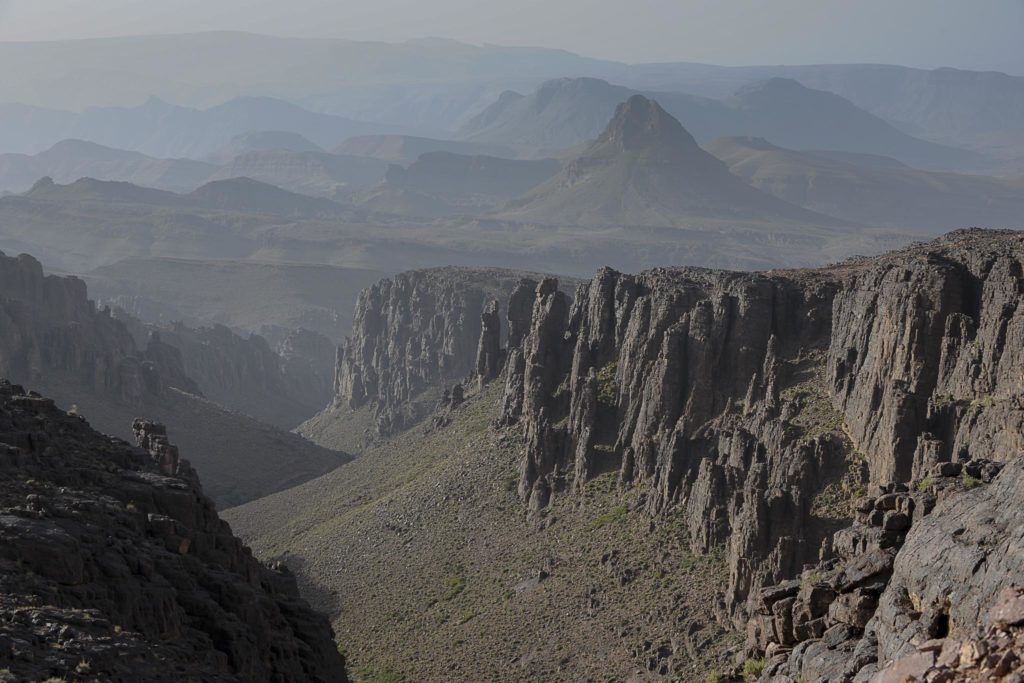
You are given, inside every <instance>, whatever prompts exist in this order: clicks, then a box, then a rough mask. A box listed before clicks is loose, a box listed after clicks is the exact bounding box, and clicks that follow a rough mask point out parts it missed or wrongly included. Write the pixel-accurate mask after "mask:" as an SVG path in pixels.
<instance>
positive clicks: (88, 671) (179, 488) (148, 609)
mask: <svg viewBox="0 0 1024 683" xmlns="http://www.w3.org/2000/svg"><path fill="white" fill-rule="evenodd" d="M133 428H134V431H135V434H136V438H137V440H138V443H139V444H140V446H142V447H141V448H135V447H131V446H129V445H128V444H127V443H125V442H123V441H119V440H117V439H113V438H111V437H107V436H104V435H102V434H99V433H97V432H95V431H93V430H92V429H91V428H90V427H89V425H88V424H87V423H86V422H85V421H84V420H83V419H81V418H79V417H77V416H74V415H69V414H68V413H67V412H65V411H62V410H59V409H57V408H56V407H55V406H54V403H53V401H51V400H48V399H45V398H42V397H40V396H38V395H28V394H26V393H25V392H24V390H23V389H21V388H20V387H17V386H12V385H10V384H8V383H6V382H0V473H2V476H0V661H3V662H4V674H5V675H7V676H12V675H13V676H15V677H16V678H17V680H43V679H47V678H49V677H52V676H56V677H59V678H61V680H147V681H150V680H151V681H180V680H204V681H225V682H227V681H240V680H245V681H295V682H296V683H298V682H299V681H325V682H327V681H332V682H333V681H344V680H346V678H345V670H344V659H343V658H342V657H341V655H339V654H338V651H337V647H336V645H335V643H334V639H333V633H332V631H331V627H330V625H329V623H328V621H327V619H326V618H325V617H324V616H322V615H320V614H317V613H315V612H313V611H312V610H311V609H310V608H309V606H308V605H307V604H306V603H305V602H303V601H302V600H301V598H300V597H299V594H298V590H297V588H296V583H295V580H294V578H293V577H292V575H291V574H290V573H289V572H288V571H287V569H285V568H283V567H280V566H278V567H274V568H268V567H264V566H262V565H260V564H259V563H258V562H257V561H256V560H255V559H254V558H253V556H252V554H251V553H250V551H249V550H248V548H246V547H245V546H243V545H242V543H241V541H239V540H238V539H237V538H235V537H234V536H233V535H232V533H231V529H230V528H229V527H228V525H227V524H226V523H225V522H223V521H221V520H220V519H219V518H218V516H217V513H216V511H215V509H214V506H213V503H212V502H211V501H210V500H209V499H208V498H206V497H205V496H203V494H202V492H201V491H200V489H199V485H198V480H197V478H196V475H195V473H194V472H193V471H192V469H191V467H190V466H189V464H188V462H187V461H186V460H183V459H181V458H180V457H179V456H178V453H177V449H175V448H174V447H173V446H171V445H170V444H169V442H168V441H167V434H166V431H165V430H164V429H163V427H162V426H160V425H155V424H152V423H149V422H145V421H141V420H139V421H136V422H135V424H134V425H133Z"/></svg>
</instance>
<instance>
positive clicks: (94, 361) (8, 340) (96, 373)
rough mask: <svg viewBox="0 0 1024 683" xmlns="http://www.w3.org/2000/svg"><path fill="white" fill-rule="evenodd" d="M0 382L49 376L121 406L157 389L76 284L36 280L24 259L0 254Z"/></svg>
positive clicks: (39, 273) (129, 345)
mask: <svg viewBox="0 0 1024 683" xmlns="http://www.w3.org/2000/svg"><path fill="white" fill-rule="evenodd" d="M0 323H2V324H0V377H17V378H19V379H23V380H24V381H26V382H35V381H38V380H39V379H40V378H42V377H43V376H44V375H45V374H47V373H48V372H50V371H51V370H58V371H60V372H61V373H63V374H64V375H65V376H67V378H68V380H69V381H74V382H79V383H81V384H83V385H84V386H86V387H89V388H91V389H94V390H97V391H104V392H110V393H112V394H114V395H116V396H118V397H120V398H123V399H126V400H133V399H137V398H138V397H139V396H140V395H141V394H142V393H143V392H144V391H146V390H147V388H148V390H150V391H155V390H158V389H159V386H160V381H159V378H158V377H157V376H156V374H155V373H154V372H153V370H154V368H152V367H151V366H148V367H147V366H144V365H143V362H142V361H141V360H140V359H139V358H138V357H137V356H136V354H135V344H134V341H133V340H132V337H131V335H130V334H129V332H128V330H127V329H125V328H124V327H123V326H121V325H119V324H117V323H116V322H115V321H114V320H113V319H112V318H111V316H110V314H109V311H107V310H103V311H98V310H96V308H95V307H94V306H93V305H92V303H91V302H90V301H89V300H88V297H87V296H86V289H85V283H84V282H82V281H81V280H79V279H77V278H53V277H45V276H44V275H43V267H42V265H41V264H40V263H39V261H37V260H35V259H34V258H32V257H31V256H29V255H27V254H22V255H21V256H18V257H16V258H9V257H7V256H6V255H5V254H4V253H3V252H0Z"/></svg>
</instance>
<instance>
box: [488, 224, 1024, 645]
mask: <svg viewBox="0 0 1024 683" xmlns="http://www.w3.org/2000/svg"><path fill="white" fill-rule="evenodd" d="M1022 259H1024V237H1022V236H1021V234H1020V233H1009V232H986V231H962V232H958V233H952V234H951V235H949V236H947V237H946V238H942V239H940V240H937V241H935V242H932V243H929V244H925V245H915V246H912V247H910V248H907V249H905V250H903V251H900V252H895V253H893V254H890V255H887V256H883V257H879V258H874V259H859V260H855V261H851V262H848V263H844V264H840V265H838V266H834V267H828V268H823V269H818V270H804V271H772V272H769V273H753V274H741V273H729V272H716V271H707V270H699V269H659V270H654V271H649V272H646V273H642V274H640V275H635V276H633V275H624V274H620V273H617V272H615V271H612V270H608V269H606V270H603V271H601V272H599V273H598V275H597V276H596V277H595V278H594V280H593V281H592V282H591V283H590V284H589V285H585V286H581V287H580V288H579V289H578V291H577V293H576V297H575V302H574V304H573V305H572V307H571V309H569V308H568V306H567V303H566V302H565V301H564V300H563V299H561V298H560V297H559V296H558V295H557V294H556V292H555V285H554V283H553V282H550V281H548V282H544V283H542V284H541V285H540V286H539V288H538V289H537V291H536V292H535V297H534V303H533V309H532V314H531V317H532V321H531V327H530V332H529V333H528V334H527V336H526V338H525V340H524V341H523V344H522V354H521V357H520V355H519V354H517V352H516V351H515V350H511V351H510V353H509V360H508V364H507V368H508V369H507V377H506V383H507V386H506V393H505V397H504V399H503V413H504V414H503V417H502V420H501V422H503V423H505V424H511V423H515V422H519V423H520V424H521V426H522V428H523V432H524V434H525V440H526V455H525V456H524V460H523V465H522V476H521V480H520V483H519V490H520V493H521V494H522V496H523V497H524V499H526V501H527V502H528V504H529V505H530V507H531V508H534V509H536V508H539V507H543V506H545V505H547V504H548V503H549V501H550V499H551V497H552V496H554V495H559V494H560V493H562V492H572V491H573V490H575V489H578V488H579V487H580V486H581V485H582V484H583V483H585V482H586V481H587V480H588V479H590V478H592V477H593V476H594V475H596V474H598V473H601V472H606V471H609V470H613V471H614V470H617V471H618V472H619V475H620V480H621V481H622V482H623V483H624V484H627V485H632V486H636V487H641V488H642V489H643V491H644V493H645V496H646V507H647V509H648V510H649V511H650V512H652V513H663V512H666V511H669V510H673V511H679V512H681V513H682V514H684V515H685V516H686V524H687V527H688V529H689V531H690V542H691V546H692V547H693V549H694V550H696V551H702V552H705V551H708V550H710V549H711V548H713V547H714V546H721V545H725V546H726V547H727V554H728V558H729V563H730V578H729V589H728V592H727V594H726V596H725V608H726V610H727V611H728V612H729V613H731V614H732V615H733V617H734V619H735V621H736V623H737V625H742V624H744V623H745V615H746V613H747V607H748V601H750V600H751V599H752V597H753V596H756V594H757V591H758V590H759V587H760V586H761V585H765V584H773V583H777V582H778V581H780V580H783V579H786V578H791V577H793V576H795V575H796V574H797V573H799V571H800V570H801V569H802V567H803V566H804V564H806V563H812V562H815V561H817V559H818V557H819V554H820V553H821V552H822V546H823V544H825V548H824V552H825V553H826V554H828V552H829V550H828V547H827V543H826V541H827V540H828V539H829V538H830V536H831V535H832V533H834V532H835V531H836V530H837V529H838V528H840V527H841V526H842V525H843V521H844V519H846V518H847V517H848V515H847V514H846V513H845V512H844V511H843V510H842V507H843V506H842V505H837V504H836V500H837V499H841V498H843V497H846V498H851V497H853V492H855V491H856V490H857V489H858V488H859V487H861V486H862V485H863V480H864V479H870V480H872V481H874V482H881V481H887V480H896V481H897V482H906V481H908V480H909V479H910V478H911V477H912V476H914V475H915V474H918V473H920V472H927V471H930V469H929V468H931V467H933V466H935V465H936V464H938V463H943V462H966V461H968V460H970V459H971V458H987V459H992V460H998V461H1001V462H1005V461H1008V460H1010V459H1012V458H1014V457H1016V456H1017V455H1019V454H1020V453H1021V452H1022V443H1021V441H1020V434H1021V433H1022V432H1021V425H1022V422H1021V420H1024V407H1022V405H1021V402H1020V398H1019V397H1020V388H1021V387H1020V382H1022V381H1024V357H1021V353H1022V349H1024V344H1022V343H1021V335H1022V334H1024V330H1022V327H1021V322H1022V320H1021V317H1020V316H1018V315H1017V307H1018V303H1019V302H1020V298H1021V293H1022V292H1024V278H1022V265H1021V263H1022Z"/></svg>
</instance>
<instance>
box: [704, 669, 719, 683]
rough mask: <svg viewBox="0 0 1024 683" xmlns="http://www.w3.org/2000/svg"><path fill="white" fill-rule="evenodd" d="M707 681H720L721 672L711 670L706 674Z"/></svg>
mask: <svg viewBox="0 0 1024 683" xmlns="http://www.w3.org/2000/svg"><path fill="white" fill-rule="evenodd" d="M707 680H708V683H722V674H720V673H718V672H717V671H712V672H711V673H709V674H708V679H707Z"/></svg>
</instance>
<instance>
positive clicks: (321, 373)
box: [147, 323, 334, 429]
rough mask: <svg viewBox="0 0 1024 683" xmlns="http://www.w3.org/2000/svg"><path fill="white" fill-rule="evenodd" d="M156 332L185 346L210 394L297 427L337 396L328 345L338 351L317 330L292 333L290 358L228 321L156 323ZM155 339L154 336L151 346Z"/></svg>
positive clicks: (194, 374)
mask: <svg viewBox="0 0 1024 683" xmlns="http://www.w3.org/2000/svg"><path fill="white" fill-rule="evenodd" d="M152 333H153V334H155V335H157V336H156V340H155V341H157V342H162V343H163V345H164V346H168V345H169V346H171V347H173V348H176V349H178V350H179V351H180V355H181V358H182V361H181V363H182V366H183V368H184V371H185V373H186V374H187V376H188V377H189V378H191V379H192V380H194V384H195V386H196V388H197V389H199V390H200V391H201V393H202V394H203V395H204V396H206V397H207V398H209V399H210V400H213V401H216V402H217V403H219V404H221V405H223V406H226V407H228V408H231V409H233V410H237V411H239V412H242V413H245V414H246V415H250V416H252V417H255V418H256V419H258V420H261V421H263V422H266V423H267V424H272V425H275V426H277V427H280V428H282V429H292V428H293V427H295V426H296V425H298V424H299V423H301V422H302V421H303V420H306V419H307V418H309V417H311V416H312V415H315V414H316V413H317V411H319V410H320V409H321V408H323V407H324V406H325V405H327V403H329V402H330V400H331V388H332V386H331V384H332V382H331V380H332V376H333V367H331V369H330V370H329V371H326V368H324V366H323V356H324V351H325V346H326V347H327V348H328V349H330V350H329V351H328V356H329V357H333V355H334V351H333V348H334V345H333V344H331V342H330V340H328V339H327V338H326V337H323V336H322V335H318V334H317V333H315V332H309V331H307V330H302V331H300V332H295V333H292V334H291V335H289V336H288V337H287V338H286V339H285V341H284V342H283V343H284V344H286V348H285V351H286V352H287V353H288V357H287V358H286V357H284V356H282V355H281V354H279V353H278V352H276V351H275V350H273V349H271V348H270V345H269V344H268V343H267V341H266V340H265V339H264V338H263V337H260V336H259V335H249V336H248V337H242V336H240V335H238V334H236V333H234V332H233V331H232V330H230V329H228V328H227V327H225V326H223V325H214V326H212V327H200V328H189V327H186V326H185V325H182V324H180V323H175V324H172V325H169V326H162V327H155V326H153V327H152ZM153 344H154V340H153V339H152V338H151V339H150V340H149V341H148V342H147V347H152V346H153ZM307 354H312V355H311V356H310V355H307ZM325 371H326V372H325ZM171 386H176V387H178V388H181V389H183V390H186V391H188V390H189V389H188V387H185V386H181V385H179V384H173V383H172V384H171Z"/></svg>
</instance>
